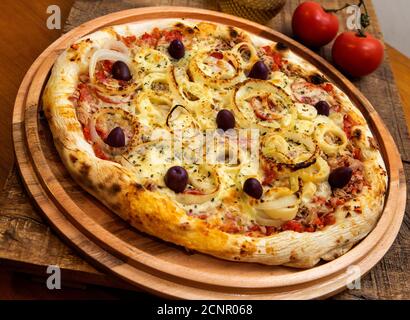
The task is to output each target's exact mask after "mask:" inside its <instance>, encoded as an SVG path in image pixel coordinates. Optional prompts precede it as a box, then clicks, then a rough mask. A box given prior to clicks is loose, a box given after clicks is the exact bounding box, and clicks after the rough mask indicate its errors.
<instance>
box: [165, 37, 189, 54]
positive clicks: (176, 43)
mask: <svg viewBox="0 0 410 320" xmlns="http://www.w3.org/2000/svg"><path fill="white" fill-rule="evenodd" d="M168 52H169V54H170V55H171V57H172V58H175V59H181V58H182V57H183V56H184V55H185V46H184V44H183V43H182V42H181V41H180V40H178V39H175V40H172V41H171V43H170V44H169V47H168Z"/></svg>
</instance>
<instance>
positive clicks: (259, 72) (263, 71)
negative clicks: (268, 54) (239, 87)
mask: <svg viewBox="0 0 410 320" xmlns="http://www.w3.org/2000/svg"><path fill="white" fill-rule="evenodd" d="M268 75H269V69H268V67H267V66H266V65H265V64H264V63H263V61H260V60H259V61H257V62H255V64H254V65H253V66H252V69H251V71H249V74H248V77H249V78H253V79H261V80H266V79H268Z"/></svg>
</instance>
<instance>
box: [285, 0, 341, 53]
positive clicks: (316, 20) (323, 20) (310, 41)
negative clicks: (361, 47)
mask: <svg viewBox="0 0 410 320" xmlns="http://www.w3.org/2000/svg"><path fill="white" fill-rule="evenodd" d="M292 29H293V33H294V35H295V36H296V37H297V38H298V39H299V40H300V41H301V42H302V43H303V44H305V45H307V46H309V47H314V48H318V47H321V46H324V45H325V44H328V43H329V42H330V41H332V40H333V38H334V37H336V34H337V32H338V31H339V20H338V19H337V17H336V16H335V15H334V14H332V13H329V12H326V11H325V10H324V9H323V8H322V7H321V6H320V4H318V3H316V2H311V1H307V2H303V3H302V4H300V5H299V6H298V7H297V8H296V10H295V12H294V13H293V17H292Z"/></svg>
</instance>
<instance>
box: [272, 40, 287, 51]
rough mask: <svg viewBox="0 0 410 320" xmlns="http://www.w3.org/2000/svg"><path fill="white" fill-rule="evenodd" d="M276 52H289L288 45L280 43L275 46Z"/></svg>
mask: <svg viewBox="0 0 410 320" xmlns="http://www.w3.org/2000/svg"><path fill="white" fill-rule="evenodd" d="M275 48H276V50H278V51H283V50H287V49H288V46H287V45H286V44H284V43H283V42H278V43H277V44H276V46H275Z"/></svg>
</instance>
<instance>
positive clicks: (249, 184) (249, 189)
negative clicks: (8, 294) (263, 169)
mask: <svg viewBox="0 0 410 320" xmlns="http://www.w3.org/2000/svg"><path fill="white" fill-rule="evenodd" d="M243 191H245V192H246V193H247V194H248V195H249V196H251V197H252V198H255V199H260V198H261V197H262V193H263V189H262V185H261V183H260V182H259V181H258V180H257V179H255V178H249V179H247V180H246V181H245V183H244V184H243Z"/></svg>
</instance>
